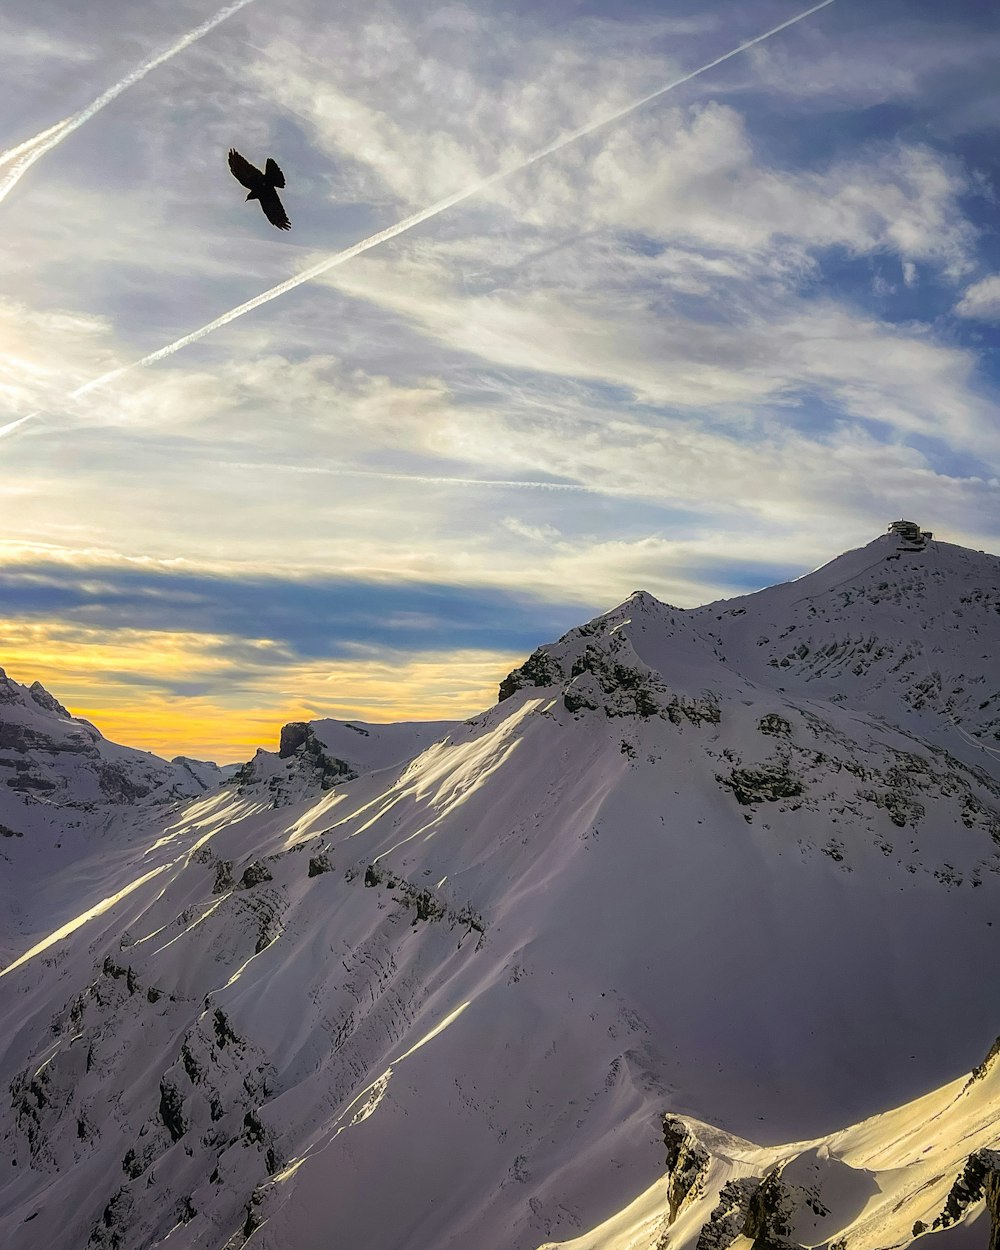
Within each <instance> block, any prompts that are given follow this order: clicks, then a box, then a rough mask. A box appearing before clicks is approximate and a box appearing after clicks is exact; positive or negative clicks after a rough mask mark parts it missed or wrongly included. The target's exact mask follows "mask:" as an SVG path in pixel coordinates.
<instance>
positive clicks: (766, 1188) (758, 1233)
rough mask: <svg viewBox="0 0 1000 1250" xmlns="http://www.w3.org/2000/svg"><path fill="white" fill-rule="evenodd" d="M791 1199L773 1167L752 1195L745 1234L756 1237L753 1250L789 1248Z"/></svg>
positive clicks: (744, 1229) (784, 1249)
mask: <svg viewBox="0 0 1000 1250" xmlns="http://www.w3.org/2000/svg"><path fill="white" fill-rule="evenodd" d="M791 1207H792V1204H791V1201H790V1200H789V1197H788V1194H787V1192H786V1190H785V1187H784V1185H783V1184H782V1183H781V1176H780V1174H779V1172H778V1170H777V1169H774V1170H773V1171H771V1172H768V1174H767V1175H766V1176H765V1177H764V1179H763V1180H762V1181H761V1182H760V1184H759V1185H758V1186H757V1188H756V1189H755V1190H754V1191H753V1193H752V1194H751V1195H750V1202H749V1204H748V1206H747V1215H746V1219H745V1221H744V1223H743V1235H744V1236H745V1237H751V1238H752V1239H753V1248H752V1250H789V1247H792V1246H794V1245H795V1244H796V1243H795V1242H793V1241H792V1227H791Z"/></svg>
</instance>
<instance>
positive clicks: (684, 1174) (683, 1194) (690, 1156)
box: [663, 1115, 709, 1224]
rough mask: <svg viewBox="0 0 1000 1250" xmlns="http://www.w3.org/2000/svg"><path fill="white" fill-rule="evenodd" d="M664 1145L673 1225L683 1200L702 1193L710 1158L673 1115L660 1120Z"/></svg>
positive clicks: (684, 1125)
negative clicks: (661, 1121)
mask: <svg viewBox="0 0 1000 1250" xmlns="http://www.w3.org/2000/svg"><path fill="white" fill-rule="evenodd" d="M663 1142H664V1145H665V1146H666V1148H667V1172H668V1173H669V1177H668V1180H667V1203H668V1205H669V1207H670V1223H671V1224H672V1223H673V1222H674V1220H675V1219H676V1218H677V1212H678V1211H679V1210H680V1209H681V1207H682V1206H683V1205H684V1203H685V1202H686V1200H687V1199H688V1198H689V1197H691V1196H692V1195H694V1196H697V1195H698V1194H699V1193H700V1192H701V1183H702V1181H703V1180H704V1178H705V1173H706V1172H707V1171H708V1162H709V1156H708V1151H707V1150H706V1149H705V1147H704V1146H703V1145H702V1144H701V1143H700V1142H699V1141H698V1140H697V1138H696V1137H695V1136H694V1134H693V1133H692V1132H691V1130H690V1129H689V1128H688V1126H687V1125H686V1124H685V1123H684V1121H683V1120H679V1119H677V1118H676V1117H675V1116H670V1115H668V1116H664V1118H663Z"/></svg>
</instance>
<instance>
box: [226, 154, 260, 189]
mask: <svg viewBox="0 0 1000 1250" xmlns="http://www.w3.org/2000/svg"><path fill="white" fill-rule="evenodd" d="M229 168H230V169H231V170H232V174H233V177H234V178H235V179H236V181H237V182H242V183H243V185H244V186H245V187H247V188H249V190H251V191H253V190H254V189H255V188H257V187H259V186H260V184H261V182H262V181H263V177H264V175H263V174H262V173H261V172H260V170H259V169H258V168H257V166H256V165H251V164H250V162H249V161H248V160H247V159H246V157H245V156H240V154H239V152H237V151H236V149H235V148H230V149H229Z"/></svg>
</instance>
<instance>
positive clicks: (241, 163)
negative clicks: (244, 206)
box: [229, 148, 292, 230]
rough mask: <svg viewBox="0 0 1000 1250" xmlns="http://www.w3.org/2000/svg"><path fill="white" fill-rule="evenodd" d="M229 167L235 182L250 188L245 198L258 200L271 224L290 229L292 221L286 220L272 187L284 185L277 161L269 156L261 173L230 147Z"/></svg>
mask: <svg viewBox="0 0 1000 1250" xmlns="http://www.w3.org/2000/svg"><path fill="white" fill-rule="evenodd" d="M229 168H230V170H231V171H232V175H233V177H234V178H235V179H236V181H237V182H241V183H242V184H243V185H244V186H245V187H249V188H250V193H249V195H248V196H247V199H248V200H257V201H258V202H259V204H260V206H261V208H262V209H263V210H264V216H265V217H266V218H267V220H268V221H269V222H270V223H271V225H272V226H277V227H278V229H279V230H291V228H292V223H291V222H290V221H289V220H288V214H287V213H286V212H285V209H284V206H283V205H282V203H281V200H279V199H278V193H277V191H275V189H274V188H275V187H283V186H284V185H285V175H284V174H283V173H282V172H281V170H280V169H279V168H278V166H277V163H276V162H275V161H274V160H273V159H272V158H271V157H270V156H269V157H268V158H267V164H266V165H265V166H264V172H263V173H261V172H260V170H259V169H258V168H257V167H256V165H251V164H250V162H249V161H248V160H247V159H246V157H243V156H240V154H239V152H237V151H236V149H235V148H230V149H229Z"/></svg>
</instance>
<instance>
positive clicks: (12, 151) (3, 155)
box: [0, 117, 72, 166]
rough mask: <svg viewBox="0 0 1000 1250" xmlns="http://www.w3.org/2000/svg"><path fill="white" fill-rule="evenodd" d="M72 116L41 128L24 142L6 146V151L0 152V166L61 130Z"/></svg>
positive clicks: (7, 163)
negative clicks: (40, 130)
mask: <svg viewBox="0 0 1000 1250" xmlns="http://www.w3.org/2000/svg"><path fill="white" fill-rule="evenodd" d="M71 120H72V118H70V117H64V118H63V119H62V121H61V122H56V124H55V125H54V126H50V127H49V128H48V130H43V131H42V132H41V134H37V135H35V136H34V138H32V139H25V141H24V143H19V144H18V145H17V147H16V148H8V149H7V151H6V152H0V166H3V165H9V164H10V163H11V161H13V160H16V159H17V158H18V157H19V156H23V155H24V153H25V152H30V151H31V149H32V148H36V147H37V146H38V145H39V144H40V143H42V142H43V141H44V140H45V139H48V138H50V137H51V136H52V135H54V134H55V133H56V131H58V130H62V128H63V127H64V126H67V125H68V124H69V123H70V121H71Z"/></svg>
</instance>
